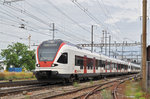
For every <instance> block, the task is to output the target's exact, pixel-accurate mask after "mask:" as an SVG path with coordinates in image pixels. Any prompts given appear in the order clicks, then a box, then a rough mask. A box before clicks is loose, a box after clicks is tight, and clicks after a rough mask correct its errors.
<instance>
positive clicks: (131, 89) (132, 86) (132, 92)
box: [125, 80, 146, 99]
mask: <svg viewBox="0 0 150 99" xmlns="http://www.w3.org/2000/svg"><path fill="white" fill-rule="evenodd" d="M145 94H146V93H144V92H142V90H141V85H140V81H137V82H135V81H133V80H132V81H127V82H126V89H125V95H126V96H128V97H133V98H132V99H146V98H145V97H144V96H145Z"/></svg>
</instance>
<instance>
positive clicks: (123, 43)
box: [122, 41, 124, 60]
mask: <svg viewBox="0 0 150 99" xmlns="http://www.w3.org/2000/svg"><path fill="white" fill-rule="evenodd" d="M123 44H124V41H123ZM122 60H123V45H122Z"/></svg>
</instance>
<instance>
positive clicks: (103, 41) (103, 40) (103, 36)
mask: <svg viewBox="0 0 150 99" xmlns="http://www.w3.org/2000/svg"><path fill="white" fill-rule="evenodd" d="M102 32H103V37H102V41H101V42H102V44H103V46H104V38H105V35H104V34H105V31H104V30H102ZM103 46H101V53H103Z"/></svg>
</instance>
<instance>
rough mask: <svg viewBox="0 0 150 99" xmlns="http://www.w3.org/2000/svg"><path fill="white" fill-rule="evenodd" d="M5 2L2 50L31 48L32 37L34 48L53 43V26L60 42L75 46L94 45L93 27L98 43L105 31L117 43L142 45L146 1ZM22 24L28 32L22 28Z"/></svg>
mask: <svg viewBox="0 0 150 99" xmlns="http://www.w3.org/2000/svg"><path fill="white" fill-rule="evenodd" d="M2 1H3V0H0V49H5V48H6V47H7V45H8V44H11V43H12V42H22V43H25V44H27V45H28V36H29V35H31V44H33V43H35V44H40V43H41V42H42V41H44V40H48V39H52V31H50V29H52V23H55V27H56V29H57V30H56V31H55V38H56V39H63V40H67V41H70V42H72V43H74V44H79V43H90V36H91V33H90V31H91V25H94V43H99V42H101V40H102V39H101V37H102V30H107V31H108V32H109V33H110V35H111V36H112V41H113V42H114V41H117V42H123V41H128V42H135V41H140V35H141V26H142V21H141V20H140V16H141V15H142V14H141V13H142V0H24V1H20V2H17V3H12V4H11V5H9V4H4V5H3V3H2ZM9 1H10V0H9ZM148 5H150V3H149V2H148ZM148 9H149V6H148ZM149 14H150V12H149V10H148V15H149ZM21 24H25V28H26V29H21V28H19V27H20V25H21ZM148 32H149V21H148ZM148 34H149V33H148ZM148 39H149V38H148ZM148 43H149V42H148ZM32 48H33V47H32Z"/></svg>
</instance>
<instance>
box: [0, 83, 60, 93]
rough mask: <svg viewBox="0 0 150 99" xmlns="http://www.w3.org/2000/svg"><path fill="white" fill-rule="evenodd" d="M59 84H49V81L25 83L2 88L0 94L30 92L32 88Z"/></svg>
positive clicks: (44, 87)
mask: <svg viewBox="0 0 150 99" xmlns="http://www.w3.org/2000/svg"><path fill="white" fill-rule="evenodd" d="M58 85H60V84H57V85H54V84H49V83H41V84H34V85H27V86H22V87H14V88H11V89H2V90H0V96H6V95H8V94H9V95H11V94H13V95H14V94H19V93H23V92H31V91H34V90H42V89H46V88H50V87H54V86H58Z"/></svg>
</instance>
